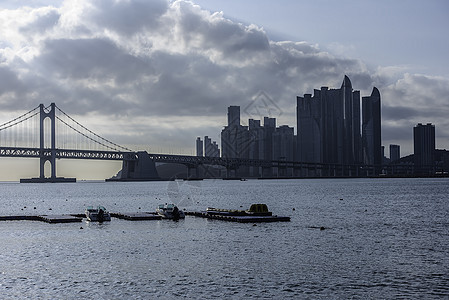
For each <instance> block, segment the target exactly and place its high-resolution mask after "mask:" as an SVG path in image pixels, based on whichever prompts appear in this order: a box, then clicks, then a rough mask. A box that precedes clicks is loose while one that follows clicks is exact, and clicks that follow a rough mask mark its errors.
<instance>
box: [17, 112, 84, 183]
mask: <svg viewBox="0 0 449 300" xmlns="http://www.w3.org/2000/svg"><path fill="white" fill-rule="evenodd" d="M39 109H40V113H39V115H40V122H39V134H40V137H39V139H40V145H39V160H40V174H39V177H38V178H23V179H20V182H22V183H30V182H31V183H33V182H76V178H64V177H56V105H55V103H52V104H50V110H49V111H45V107H44V105H43V104H40V105H39ZM47 118H49V119H50V122H51V124H50V127H51V128H50V148H48V147H45V119H47ZM47 161H48V162H50V165H51V174H50V178H45V163H46V162H47Z"/></svg>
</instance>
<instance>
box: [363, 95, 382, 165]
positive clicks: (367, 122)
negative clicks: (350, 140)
mask: <svg viewBox="0 0 449 300" xmlns="http://www.w3.org/2000/svg"><path fill="white" fill-rule="evenodd" d="M362 118H363V124H362V149H363V162H364V163H365V164H366V165H377V166H380V165H382V159H383V155H382V138H381V124H380V122H381V119H380V93H379V90H378V89H377V88H376V87H374V88H373V91H372V93H371V96H367V97H363V98H362Z"/></svg>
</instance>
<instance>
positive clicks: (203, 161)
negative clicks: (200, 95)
mask: <svg viewBox="0 0 449 300" xmlns="http://www.w3.org/2000/svg"><path fill="white" fill-rule="evenodd" d="M52 151H54V155H55V157H56V158H58V159H60V158H65V159H94V160H116V161H126V160H128V161H133V160H137V159H138V155H137V153H138V152H121V151H97V150H72V149H53V150H52V149H51V148H45V149H43V150H42V155H43V156H44V157H51V155H52ZM148 156H149V158H150V159H151V160H153V161H154V162H165V163H177V164H184V165H187V166H188V167H197V166H199V165H218V166H223V167H225V168H227V169H238V168H239V167H240V166H249V167H262V168H273V167H275V168H276V167H277V168H293V169H314V170H327V171H328V172H329V173H332V172H343V171H344V170H347V171H348V170H351V172H352V174H353V175H356V176H357V175H362V174H364V173H366V174H368V173H372V172H373V170H374V169H375V168H374V166H366V165H341V164H324V163H310V162H294V161H284V160H274V161H269V160H260V159H242V158H223V157H202V156H187V155H172V154H154V153H149V154H148ZM0 157H31V158H40V157H41V150H40V148H18V147H0Z"/></svg>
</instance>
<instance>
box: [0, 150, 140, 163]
mask: <svg viewBox="0 0 449 300" xmlns="http://www.w3.org/2000/svg"><path fill="white" fill-rule="evenodd" d="M52 151H53V150H52V149H51V148H45V149H43V150H42V155H43V156H44V157H50V156H51V155H52ZM54 151H55V156H56V158H67V159H97V160H136V159H137V156H136V154H135V153H134V152H120V151H96V150H71V149H54ZM1 156H2V157H31V158H33V157H34V158H39V157H41V149H40V148H18V147H0V157H1Z"/></svg>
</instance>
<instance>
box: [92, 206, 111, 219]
mask: <svg viewBox="0 0 449 300" xmlns="http://www.w3.org/2000/svg"><path fill="white" fill-rule="evenodd" d="M86 218H87V220H88V221H91V222H103V221H111V215H110V214H109V212H108V211H107V210H106V208H104V206H98V207H93V206H88V207H87V208H86Z"/></svg>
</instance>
